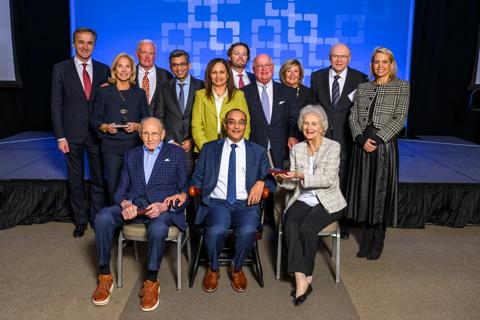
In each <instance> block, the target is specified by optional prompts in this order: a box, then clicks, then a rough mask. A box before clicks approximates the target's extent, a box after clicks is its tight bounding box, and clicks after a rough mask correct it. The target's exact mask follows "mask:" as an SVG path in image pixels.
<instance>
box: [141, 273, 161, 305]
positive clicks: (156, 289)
mask: <svg viewBox="0 0 480 320" xmlns="http://www.w3.org/2000/svg"><path fill="white" fill-rule="evenodd" d="M159 293H160V282H158V280H157V281H155V282H153V281H150V280H146V281H145V282H144V283H143V288H142V290H141V291H140V298H142V299H141V300H140V308H141V309H142V311H152V310H155V309H156V308H157V307H158V294H159Z"/></svg>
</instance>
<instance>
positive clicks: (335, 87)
mask: <svg viewBox="0 0 480 320" xmlns="http://www.w3.org/2000/svg"><path fill="white" fill-rule="evenodd" d="M334 78H335V79H334V80H333V84H332V107H333V109H335V108H336V107H337V103H338V100H340V85H339V84H338V79H340V76H339V75H338V74H337V75H335V76H334Z"/></svg>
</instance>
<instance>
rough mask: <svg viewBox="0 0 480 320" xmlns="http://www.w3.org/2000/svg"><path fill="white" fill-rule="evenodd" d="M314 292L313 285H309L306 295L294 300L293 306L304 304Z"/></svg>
mask: <svg viewBox="0 0 480 320" xmlns="http://www.w3.org/2000/svg"><path fill="white" fill-rule="evenodd" d="M312 291H313V288H312V285H310V284H309V285H308V288H307V291H305V293H304V294H302V295H301V296H298V297H297V298H294V299H293V304H294V305H295V306H299V305H301V304H302V303H304V302H305V300H307V297H308V296H309V295H310V293H312Z"/></svg>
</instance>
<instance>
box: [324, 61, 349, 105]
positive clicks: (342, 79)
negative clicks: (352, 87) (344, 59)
mask: <svg viewBox="0 0 480 320" xmlns="http://www.w3.org/2000/svg"><path fill="white" fill-rule="evenodd" d="M347 72H348V68H345V70H343V71H342V72H340V74H339V76H340V78H338V88H339V89H340V91H339V95H340V96H341V95H342V92H343V86H344V85H345V79H346V78H347ZM336 75H337V73H336V72H335V71H334V70H333V69H332V68H330V70H329V72H328V85H329V88H330V101H332V85H333V81H334V80H335V78H334V77H335V76H336Z"/></svg>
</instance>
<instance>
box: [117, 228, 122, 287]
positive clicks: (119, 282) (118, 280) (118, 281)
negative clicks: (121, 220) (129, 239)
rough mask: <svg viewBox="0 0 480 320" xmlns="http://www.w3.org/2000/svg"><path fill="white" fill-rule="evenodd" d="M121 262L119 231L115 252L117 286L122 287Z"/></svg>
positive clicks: (120, 236) (120, 237) (120, 235)
mask: <svg viewBox="0 0 480 320" xmlns="http://www.w3.org/2000/svg"><path fill="white" fill-rule="evenodd" d="M122 264H123V233H122V231H120V234H119V235H118V252H117V288H121V287H122Z"/></svg>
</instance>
